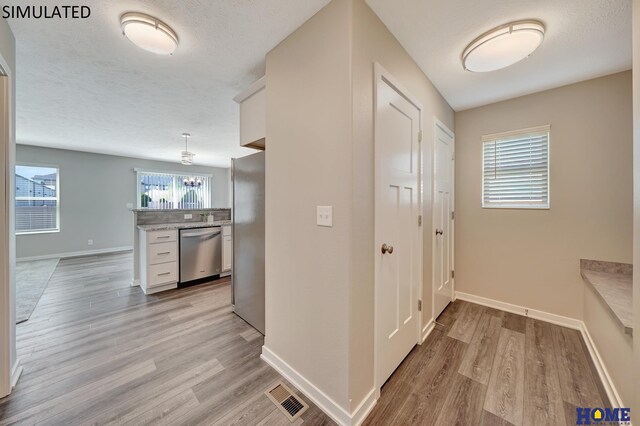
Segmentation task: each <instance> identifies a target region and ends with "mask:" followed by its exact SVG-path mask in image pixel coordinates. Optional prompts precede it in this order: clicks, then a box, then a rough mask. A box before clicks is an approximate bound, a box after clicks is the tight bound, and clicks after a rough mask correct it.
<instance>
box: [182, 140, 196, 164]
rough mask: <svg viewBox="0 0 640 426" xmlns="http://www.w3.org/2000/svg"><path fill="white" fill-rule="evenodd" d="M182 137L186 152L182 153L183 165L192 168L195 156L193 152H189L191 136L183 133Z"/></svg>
mask: <svg viewBox="0 0 640 426" xmlns="http://www.w3.org/2000/svg"><path fill="white" fill-rule="evenodd" d="M182 137H183V138H184V151H182V161H181V162H182V164H184V165H185V166H190V165H192V164H193V157H194V156H195V154H194V153H193V152H189V145H188V142H189V137H191V135H190V134H189V133H183V134H182Z"/></svg>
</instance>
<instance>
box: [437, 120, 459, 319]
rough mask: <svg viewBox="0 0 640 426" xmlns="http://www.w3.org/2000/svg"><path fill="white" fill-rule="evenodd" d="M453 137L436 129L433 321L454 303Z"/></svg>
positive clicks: (441, 127)
mask: <svg viewBox="0 0 640 426" xmlns="http://www.w3.org/2000/svg"><path fill="white" fill-rule="evenodd" d="M453 166H454V143H453V133H451V131H450V130H449V129H447V128H446V127H444V125H442V124H441V123H436V125H435V145H434V182H433V184H434V191H433V234H432V236H433V275H434V276H433V317H434V318H437V317H438V316H439V315H440V314H441V313H442V311H443V310H444V308H446V307H447V305H448V304H449V303H450V302H451V301H452V300H453V215H452V212H453Z"/></svg>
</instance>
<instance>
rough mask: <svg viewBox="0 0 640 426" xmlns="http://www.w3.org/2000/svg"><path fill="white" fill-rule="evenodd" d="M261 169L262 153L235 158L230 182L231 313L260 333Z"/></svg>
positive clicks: (262, 283) (261, 274) (262, 232)
mask: <svg viewBox="0 0 640 426" xmlns="http://www.w3.org/2000/svg"><path fill="white" fill-rule="evenodd" d="M264 169H265V153H264V152H258V153H256V154H252V155H249V156H246V157H242V158H236V159H234V160H233V162H232V166H231V179H232V181H233V209H232V210H231V211H232V215H233V230H232V235H233V271H232V281H231V285H232V302H231V303H232V304H233V310H234V312H235V313H236V314H237V315H238V316H240V317H241V318H242V319H244V320H245V321H246V322H248V323H249V324H251V325H252V326H253V327H254V328H255V329H256V330H258V331H259V332H260V333H262V334H264Z"/></svg>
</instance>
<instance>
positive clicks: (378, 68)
mask: <svg viewBox="0 0 640 426" xmlns="http://www.w3.org/2000/svg"><path fill="white" fill-rule="evenodd" d="M373 69H374V81H373V91H374V92H373V107H374V109H375V110H377V105H378V81H381V80H382V81H385V82H387V83H388V84H389V85H390V86H392V87H393V88H394V89H395V90H396V91H397V92H398V93H399V94H401V95H402V96H403V97H404V98H405V99H406V100H407V101H409V102H410V103H411V104H413V105H414V106H415V107H416V108H417V109H418V111H419V122H420V131H421V132H422V131H423V121H424V120H423V118H422V115H423V112H424V108H423V107H422V104H421V103H420V102H419V101H418V100H417V99H415V98H414V97H413V96H411V95H410V94H409V91H408V90H406V89H405V88H404V86H403V85H402V84H401V83H399V82H398V80H396V78H395V77H394V76H393V75H392V74H391V73H390V72H389V71H387V70H386V69H385V68H384V67H383V66H382V65H380V63H378V62H374V64H373ZM373 128H374V131H373V134H374V136H373V139H374V146H375V142H376V140H377V139H378V132H379V129H378V124H377V117H376V113H374V118H373ZM422 145H423V144H422V142H420V144H419V146H418V150H419V153H418V155H419V157H418V158H419V162H420V167H419V170H420V171H419V190H418V205H419V206H422V198H423V197H422V193H423V191H424V176H423V174H422V170H423V158H422V156H423V149H422ZM374 156H375V154H374ZM376 181H377V176H376V171H375V166H374V196H375V188H376V187H377V186H376ZM422 215H423V217H424V212H422ZM374 217H375V202H374ZM374 223H375V220H374ZM423 226H424V224H423ZM374 232H375V225H374ZM419 234H420V237H419V238H420V243H419V246H420V256H419V257H420V266H419V270H420V276H419V279H418V284H419V286H418V287H419V288H418V289H417V294H418V296H419V300H423V294H422V287H423V285H422V283H423V280H424V277H423V270H422V267H423V253H424V238H423V232H420V233H419ZM374 241H376V239H375V238H374ZM378 250H380V248H379V247H377V246H376V245H375V244H374V247H373V251H372V256H373V258H374V274H373V275H374V339H373V341H374V354H373V380H374V387H375V398H376V399H378V398H380V388H381V387H382V385H383V384H384V383H380V377H379V373H378V371H379V369H378V367H379V366H378V363H379V361H380V355H379V354H380V341H379V339H378V331H379V325H378V319H379V317H378V312H377V311H378V308H377V300H378V298H379V296H378V288H379V282H378V276H377V273H376V272H377V268H376V259H377V257H378V253H379V252H378ZM423 312H424V306H423V309H422V310H421V311H419V312H418V326H417V328H416V344H420V343H422V316H423Z"/></svg>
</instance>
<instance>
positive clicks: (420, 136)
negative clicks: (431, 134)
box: [418, 130, 422, 142]
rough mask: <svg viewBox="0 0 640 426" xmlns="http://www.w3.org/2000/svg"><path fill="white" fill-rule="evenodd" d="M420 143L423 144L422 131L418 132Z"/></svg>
mask: <svg viewBox="0 0 640 426" xmlns="http://www.w3.org/2000/svg"><path fill="white" fill-rule="evenodd" d="M418 142H422V130H420V131H419V132H418Z"/></svg>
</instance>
